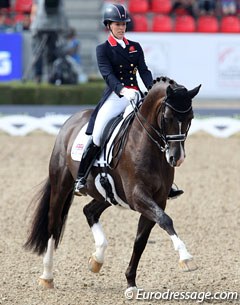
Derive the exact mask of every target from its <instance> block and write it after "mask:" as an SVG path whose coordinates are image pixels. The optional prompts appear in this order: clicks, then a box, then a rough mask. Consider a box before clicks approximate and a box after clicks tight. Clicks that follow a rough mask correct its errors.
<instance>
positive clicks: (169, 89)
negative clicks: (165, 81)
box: [166, 85, 173, 96]
mask: <svg viewBox="0 0 240 305" xmlns="http://www.w3.org/2000/svg"><path fill="white" fill-rule="evenodd" d="M166 92H167V96H170V95H171V94H172V93H173V88H172V87H171V86H170V85H169V86H168V87H167V91H166Z"/></svg>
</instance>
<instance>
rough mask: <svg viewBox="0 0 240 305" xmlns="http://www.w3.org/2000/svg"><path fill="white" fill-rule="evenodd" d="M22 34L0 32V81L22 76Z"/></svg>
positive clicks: (16, 78)
mask: <svg viewBox="0 0 240 305" xmlns="http://www.w3.org/2000/svg"><path fill="white" fill-rule="evenodd" d="M22 42H23V39H22V35H21V34H19V33H0V82H2V81H10V80H19V79H21V78H22V44H23V43H22Z"/></svg>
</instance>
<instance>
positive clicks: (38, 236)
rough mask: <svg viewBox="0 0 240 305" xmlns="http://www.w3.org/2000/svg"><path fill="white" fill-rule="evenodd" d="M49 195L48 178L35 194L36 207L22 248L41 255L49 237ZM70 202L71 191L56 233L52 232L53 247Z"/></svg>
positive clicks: (60, 234)
mask: <svg viewBox="0 0 240 305" xmlns="http://www.w3.org/2000/svg"><path fill="white" fill-rule="evenodd" d="M50 196H51V183H50V179H49V178H48V179H47V180H46V182H45V184H44V185H43V187H42V188H41V189H40V191H39V193H38V194H37V198H36V199H37V203H38V205H37V208H36V210H35V212H34V215H33V220H32V226H31V229H30V232H29V236H28V239H27V241H26V243H25V244H24V248H25V249H27V250H32V251H33V252H35V253H37V254H38V255H42V254H43V253H44V252H45V251H46V249H47V245H48V240H49V238H50V235H49V232H48V212H49V204H50ZM71 203H72V192H71V193H70V194H69V196H68V198H67V200H66V202H65V204H64V207H63V210H62V215H61V216H62V217H61V218H62V221H61V224H59V227H58V228H57V232H58V233H57V234H54V236H53V237H54V240H55V248H57V246H58V244H59V241H60V239H61V236H62V233H63V228H64V224H65V221H66V219H67V214H68V211H69V208H70V206H71Z"/></svg>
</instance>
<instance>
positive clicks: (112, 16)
mask: <svg viewBox="0 0 240 305" xmlns="http://www.w3.org/2000/svg"><path fill="white" fill-rule="evenodd" d="M112 21H114V22H130V21H131V19H130V17H129V15H128V12H127V10H126V9H125V7H124V6H123V5H121V4H109V5H108V6H107V7H106V9H105V11H104V14H103V23H104V25H105V26H107V24H108V23H109V22H112Z"/></svg>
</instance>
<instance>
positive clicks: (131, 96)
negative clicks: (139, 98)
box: [120, 87, 138, 102]
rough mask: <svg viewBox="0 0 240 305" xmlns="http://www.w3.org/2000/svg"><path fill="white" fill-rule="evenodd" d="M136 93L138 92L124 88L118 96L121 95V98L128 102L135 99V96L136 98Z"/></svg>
mask: <svg viewBox="0 0 240 305" xmlns="http://www.w3.org/2000/svg"><path fill="white" fill-rule="evenodd" d="M137 92H138V91H137V90H135V89H131V88H126V87H124V88H123V89H122V90H121V92H120V94H121V95H123V96H124V97H125V98H126V99H127V100H128V101H129V102H130V101H131V100H134V99H135V96H136V93H137Z"/></svg>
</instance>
